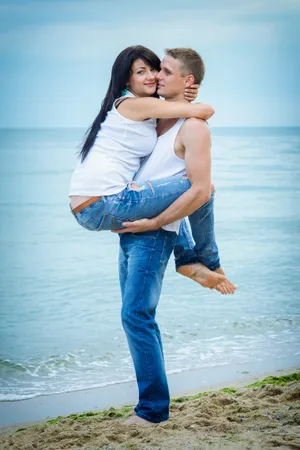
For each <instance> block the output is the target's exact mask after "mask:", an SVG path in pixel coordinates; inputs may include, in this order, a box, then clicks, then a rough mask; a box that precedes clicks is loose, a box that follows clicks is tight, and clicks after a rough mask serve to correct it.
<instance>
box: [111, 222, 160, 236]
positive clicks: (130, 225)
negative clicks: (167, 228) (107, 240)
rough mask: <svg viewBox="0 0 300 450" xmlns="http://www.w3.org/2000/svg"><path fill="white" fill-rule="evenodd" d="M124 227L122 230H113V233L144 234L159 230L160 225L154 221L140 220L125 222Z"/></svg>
mask: <svg viewBox="0 0 300 450" xmlns="http://www.w3.org/2000/svg"><path fill="white" fill-rule="evenodd" d="M122 225H123V227H125V228H122V229H121V230H112V232H113V233H120V234H124V233H142V232H145V231H153V230H157V229H158V228H160V227H159V225H158V224H157V222H156V221H155V220H153V219H140V220H136V221H134V222H123V223H122Z"/></svg>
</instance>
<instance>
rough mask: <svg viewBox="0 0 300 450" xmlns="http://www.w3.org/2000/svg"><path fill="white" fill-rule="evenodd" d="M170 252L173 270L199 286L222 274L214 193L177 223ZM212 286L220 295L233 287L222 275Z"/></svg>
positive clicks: (206, 285)
mask: <svg viewBox="0 0 300 450" xmlns="http://www.w3.org/2000/svg"><path fill="white" fill-rule="evenodd" d="M191 223H193V228H192V227H191ZM174 255H175V265H176V271H177V272H178V273H180V274H181V275H184V276H186V277H188V278H191V279H192V280H194V281H196V282H197V283H199V284H201V286H203V287H210V285H211V284H212V283H213V282H214V277H216V276H218V275H223V276H225V272H224V271H223V269H222V267H221V265H220V257H219V251H218V246H217V243H216V240H215V233H214V194H213V195H212V198H211V200H210V201H209V202H207V203H206V204H205V205H203V206H202V207H201V208H199V209H198V210H197V211H195V212H194V213H193V214H192V215H191V216H190V217H189V218H185V219H184V220H183V221H182V222H181V226H180V230H179V235H178V238H177V242H176V245H175V248H174ZM207 268H208V269H210V270H207ZM215 289H217V290H218V291H219V292H221V293H222V294H234V292H235V290H236V286H235V285H234V284H233V283H232V282H231V281H229V280H228V279H227V278H226V279H224V280H223V281H219V282H218V283H217V284H216V286H215Z"/></svg>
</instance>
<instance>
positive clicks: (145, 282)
mask: <svg viewBox="0 0 300 450" xmlns="http://www.w3.org/2000/svg"><path fill="white" fill-rule="evenodd" d="M176 239H177V235H176V233H174V232H170V231H165V230H163V229H160V230H158V231H151V232H148V233H136V234H133V233H127V234H122V235H120V257H119V277H120V285H121V292H122V313H121V316H122V324H123V327H124V330H125V333H126V337H127V340H128V344H129V349H130V352H131V355H132V359H133V363H134V368H135V373H136V379H137V383H138V390H139V402H138V404H137V406H136V407H135V411H136V413H137V415H138V416H140V417H142V418H143V419H146V420H149V421H151V422H154V423H159V422H162V421H164V420H167V419H168V418H169V403H170V395H169V388H168V382H167V377H166V371H165V364H164V355H163V348H162V342H161V336H160V331H159V328H158V325H157V322H156V320H155V313H156V307H157V305H158V301H159V297H160V293H161V288H162V281H163V278H164V273H165V270H166V267H167V263H168V261H169V258H170V255H171V253H172V251H173V248H174V245H175V242H176Z"/></svg>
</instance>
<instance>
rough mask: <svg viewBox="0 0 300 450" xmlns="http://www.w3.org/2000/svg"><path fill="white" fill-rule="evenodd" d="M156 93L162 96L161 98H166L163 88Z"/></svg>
mask: <svg viewBox="0 0 300 450" xmlns="http://www.w3.org/2000/svg"><path fill="white" fill-rule="evenodd" d="M156 93H157V94H158V95H160V96H161V97H163V96H164V90H163V88H159V87H158V88H157V90H156Z"/></svg>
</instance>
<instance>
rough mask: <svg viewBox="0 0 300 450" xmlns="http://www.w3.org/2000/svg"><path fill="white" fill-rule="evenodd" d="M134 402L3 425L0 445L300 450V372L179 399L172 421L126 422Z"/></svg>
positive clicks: (24, 448)
mask: <svg viewBox="0 0 300 450" xmlns="http://www.w3.org/2000/svg"><path fill="white" fill-rule="evenodd" d="M131 410H132V406H126V407H123V408H120V409H115V408H110V409H108V410H102V411H96V412H89V413H84V414H71V415H69V416H67V417H58V418H56V419H52V420H49V421H47V422H40V423H37V424H35V425H31V426H29V427H27V428H25V429H24V428H23V429H22V428H21V429H20V428H19V430H18V431H17V430H15V428H16V427H14V428H11V427H3V428H2V429H1V436H0V448H1V449H3V450H6V449H15V450H29V449H38V450H46V449H47V450H58V449H72V450H75V449H76V450H79V449H82V450H92V449H93V450H96V449H107V450H108V449H148V448H149V449H150V448H151V449H161V450H163V449H170V450H171V449H172V450H174V449H211V448H216V449H223V448H228V449H254V450H255V449H262V450H265V449H274V448H280V449H281V450H285V449H300V372H299V371H297V372H294V373H290V374H289V375H282V376H269V377H267V378H264V379H262V380H259V381H256V382H255V383H251V384H248V385H247V386H244V387H241V386H234V385H232V386H230V387H227V388H223V389H220V390H215V391H214V390H213V391H208V392H202V393H199V394H196V395H192V396H185V397H179V398H175V399H174V398H173V399H172V403H171V413H170V420H169V421H167V422H164V423H160V424H157V425H154V426H151V427H147V428H146V427H141V426H137V425H133V426H126V425H124V421H125V420H126V417H127V416H128V414H129V413H130V411H131Z"/></svg>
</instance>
